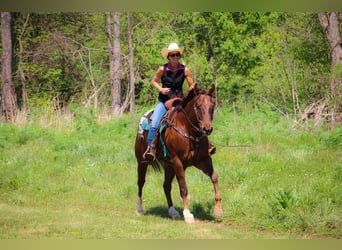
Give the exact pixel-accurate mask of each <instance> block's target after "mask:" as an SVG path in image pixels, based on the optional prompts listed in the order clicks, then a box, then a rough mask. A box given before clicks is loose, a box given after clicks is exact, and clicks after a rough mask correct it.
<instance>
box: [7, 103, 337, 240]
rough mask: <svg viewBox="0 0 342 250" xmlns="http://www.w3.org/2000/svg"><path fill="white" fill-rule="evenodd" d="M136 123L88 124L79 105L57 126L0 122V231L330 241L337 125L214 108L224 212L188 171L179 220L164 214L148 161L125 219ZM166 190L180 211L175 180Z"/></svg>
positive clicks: (205, 183) (132, 186) (131, 191)
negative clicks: (186, 200) (141, 212)
mask: <svg viewBox="0 0 342 250" xmlns="http://www.w3.org/2000/svg"><path fill="white" fill-rule="evenodd" d="M141 113H143V112H141ZM138 119H139V115H138V116H133V115H124V116H122V117H120V118H118V119H115V120H114V119H113V120H110V121H106V122H104V123H101V124H99V123H98V121H97V119H96V118H95V117H94V116H92V115H89V114H87V113H82V112H80V113H78V115H77V116H76V117H75V118H74V119H73V120H71V121H70V120H67V119H66V120H65V121H64V122H62V124H64V125H63V126H59V127H58V128H56V127H54V126H42V125H41V124H39V122H32V123H30V124H27V125H25V126H23V127H17V126H13V125H8V124H0V148H1V150H0V238H1V239H27V238H29V239H51V238H52V239H55V238H57V239H89V238H91V239H108V238H116V239H117V238H119V239H121V238H127V239H146V238H148V239H197V238H200V239H265V238H266V239H273V238H341V236H342V231H341V201H342V199H341V198H342V197H341V186H342V185H341V182H342V163H341V162H342V153H341V152H342V150H341V148H342V144H341V143H342V142H341V141H342V129H341V128H337V129H335V130H333V131H330V130H329V129H323V128H320V129H312V130H311V131H310V132H305V131H304V130H298V129H297V130H293V129H291V125H292V123H291V122H290V121H286V120H284V119H283V118H282V117H280V116H279V115H278V114H277V113H273V112H271V111H267V112H261V111H255V112H253V113H251V114H248V115H247V114H241V115H239V116H237V117H234V115H233V114H232V113H231V112H229V110H227V109H219V110H217V112H216V114H215V118H214V120H215V121H214V132H213V134H212V135H211V136H210V140H211V141H212V142H213V143H214V144H215V145H216V146H217V153H216V154H215V155H214V156H213V162H214V167H215V169H216V171H217V172H218V174H219V177H220V188H221V193H222V198H223V208H224V213H225V214H224V217H223V218H222V219H221V220H216V219H215V218H214V217H212V214H211V212H212V208H213V203H214V193H213V187H212V184H211V182H210V180H209V179H208V177H206V176H205V175H204V174H203V173H201V172H200V171H198V170H197V169H195V168H189V169H188V170H187V172H186V173H187V183H188V188H189V193H190V208H191V211H192V212H193V213H194V215H195V218H196V223H195V224H192V225H188V224H186V223H184V221H182V220H179V221H173V220H171V219H170V218H169V217H168V215H167V206H166V200H165V197H164V193H163V189H162V183H163V174H161V173H156V172H154V171H153V170H152V168H150V169H149V171H148V174H147V182H146V185H145V188H144V194H143V201H144V209H145V211H146V215H145V216H137V215H136V214H135V209H136V198H137V185H136V182H137V173H136V160H135V156H134V139H135V134H136V129H137V123H138ZM59 124H60V123H59ZM172 194H173V199H174V202H175V206H176V208H177V209H178V210H179V211H180V212H181V209H182V208H181V206H182V202H181V200H180V198H179V190H178V185H177V183H176V182H174V183H173V190H172Z"/></svg>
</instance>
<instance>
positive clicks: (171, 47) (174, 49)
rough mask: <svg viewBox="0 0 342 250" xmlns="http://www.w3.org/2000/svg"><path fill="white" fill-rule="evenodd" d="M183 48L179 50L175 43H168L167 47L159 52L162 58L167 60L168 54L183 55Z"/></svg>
mask: <svg viewBox="0 0 342 250" xmlns="http://www.w3.org/2000/svg"><path fill="white" fill-rule="evenodd" d="M183 50H184V49H183V48H179V47H178V44H177V43H170V45H169V47H167V48H163V49H162V51H161V54H162V56H163V57H164V58H165V59H167V56H168V55H169V53H170V52H179V53H180V54H181V55H182V54H183Z"/></svg>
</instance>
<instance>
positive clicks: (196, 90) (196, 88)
mask: <svg viewBox="0 0 342 250" xmlns="http://www.w3.org/2000/svg"><path fill="white" fill-rule="evenodd" d="M193 89H194V94H195V95H198V94H199V92H200V90H201V88H200V87H199V86H198V84H197V83H196V84H195V86H194V88H193Z"/></svg>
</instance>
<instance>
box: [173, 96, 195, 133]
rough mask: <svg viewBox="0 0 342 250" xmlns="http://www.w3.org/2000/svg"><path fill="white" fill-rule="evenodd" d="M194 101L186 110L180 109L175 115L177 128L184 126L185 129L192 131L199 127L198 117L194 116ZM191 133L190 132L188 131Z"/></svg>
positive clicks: (174, 119) (190, 102)
mask: <svg viewBox="0 0 342 250" xmlns="http://www.w3.org/2000/svg"><path fill="white" fill-rule="evenodd" d="M194 105H195V102H194V100H191V101H189V102H188V103H187V104H186V106H185V107H184V108H180V109H179V110H178V111H177V112H175V113H174V116H173V119H172V120H173V121H174V123H175V125H177V126H183V127H184V128H187V129H191V127H193V126H197V125H198V121H197V119H196V115H195V114H194V110H195V109H194ZM188 132H190V131H188Z"/></svg>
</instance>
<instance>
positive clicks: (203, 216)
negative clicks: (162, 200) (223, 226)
mask: <svg viewBox="0 0 342 250" xmlns="http://www.w3.org/2000/svg"><path fill="white" fill-rule="evenodd" d="M175 208H176V210H177V211H178V212H179V214H180V215H181V216H182V218H183V208H182V207H175ZM212 210H213V205H212V204H209V203H207V204H206V206H205V207H203V205H202V204H200V203H194V204H193V205H192V207H191V208H190V211H191V213H192V214H193V215H194V217H195V219H196V220H200V221H211V222H218V221H219V220H218V219H217V218H216V217H215V216H213V215H212ZM145 215H152V216H159V217H161V218H169V219H171V217H170V216H169V214H168V208H167V206H157V207H152V208H149V209H148V210H146V211H145Z"/></svg>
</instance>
